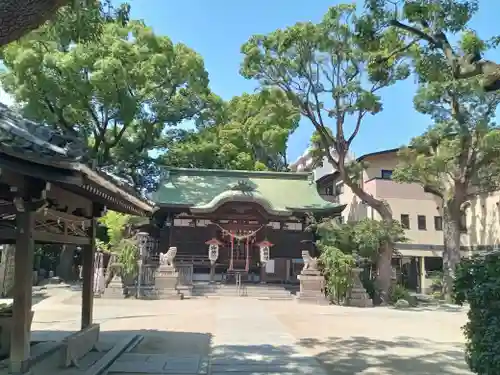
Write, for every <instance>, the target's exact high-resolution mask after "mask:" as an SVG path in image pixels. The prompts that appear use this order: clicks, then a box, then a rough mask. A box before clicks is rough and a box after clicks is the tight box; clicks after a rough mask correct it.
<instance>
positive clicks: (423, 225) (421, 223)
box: [417, 215, 427, 230]
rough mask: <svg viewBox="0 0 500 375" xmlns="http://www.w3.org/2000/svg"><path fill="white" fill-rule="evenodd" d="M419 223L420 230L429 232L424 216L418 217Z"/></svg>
mask: <svg viewBox="0 0 500 375" xmlns="http://www.w3.org/2000/svg"><path fill="white" fill-rule="evenodd" d="M417 221H418V230H427V223H426V222H425V216H424V215H418V216H417Z"/></svg>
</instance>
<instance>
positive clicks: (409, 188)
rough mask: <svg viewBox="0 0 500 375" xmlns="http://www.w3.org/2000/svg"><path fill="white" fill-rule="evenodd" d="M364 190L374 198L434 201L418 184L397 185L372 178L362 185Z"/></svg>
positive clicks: (389, 181) (390, 181)
mask: <svg viewBox="0 0 500 375" xmlns="http://www.w3.org/2000/svg"><path fill="white" fill-rule="evenodd" d="M364 189H365V191H366V192H367V193H369V194H371V195H373V196H374V197H375V198H381V199H389V198H396V199H414V200H434V196H433V195H432V194H429V193H426V192H424V189H423V187H422V186H421V185H419V184H398V183H397V182H395V181H392V180H385V179H381V178H374V179H371V180H368V181H365V183H364Z"/></svg>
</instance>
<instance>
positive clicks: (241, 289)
mask: <svg viewBox="0 0 500 375" xmlns="http://www.w3.org/2000/svg"><path fill="white" fill-rule="evenodd" d="M193 297H212V298H217V297H219V298H220V297H248V298H255V299H263V300H265V299H271V300H291V299H294V298H295V296H294V295H293V294H292V293H291V292H290V291H289V290H287V289H286V288H285V287H284V286H281V285H272V284H245V283H243V284H241V286H237V285H234V284H219V283H215V284H209V283H201V282H200V283H194V284H193Z"/></svg>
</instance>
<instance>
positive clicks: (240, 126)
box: [161, 90, 300, 171]
mask: <svg viewBox="0 0 500 375" xmlns="http://www.w3.org/2000/svg"><path fill="white" fill-rule="evenodd" d="M212 119H213V121H212V122H211V123H210V124H206V121H205V123H204V126H203V127H199V128H198V129H196V130H193V131H186V130H173V131H172V132H171V134H170V135H171V140H170V142H169V144H168V146H167V148H168V151H167V152H166V153H165V155H164V156H162V158H161V159H162V163H163V164H166V165H170V166H176V167H194V168H216V169H217V168H223V169H240V170H241V169H246V170H275V171H282V170H285V169H286V168H287V164H288V163H287V159H286V145H287V141H288V138H289V136H290V134H292V133H293V131H295V129H296V128H297V126H298V124H299V120H300V114H299V112H298V110H297V109H296V108H295V107H294V106H293V103H292V102H291V101H290V100H288V99H287V97H286V96H285V95H284V94H283V92H281V91H279V90H264V91H262V92H259V93H256V94H243V95H241V96H237V97H234V98H233V99H231V100H230V101H229V102H227V103H219V106H218V108H217V111H216V112H213V116H212Z"/></svg>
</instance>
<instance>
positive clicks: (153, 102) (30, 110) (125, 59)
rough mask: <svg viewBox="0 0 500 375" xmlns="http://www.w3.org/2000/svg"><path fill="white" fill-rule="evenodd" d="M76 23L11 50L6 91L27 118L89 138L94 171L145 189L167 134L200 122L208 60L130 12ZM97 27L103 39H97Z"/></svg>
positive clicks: (63, 23) (92, 15)
mask: <svg viewBox="0 0 500 375" xmlns="http://www.w3.org/2000/svg"><path fill="white" fill-rule="evenodd" d="M81 11H82V12H85V14H82V15H81V16H80V18H82V19H85V20H86V21H87V22H85V23H83V24H76V26H75V22H74V21H75V20H74V19H71V14H72V13H71V10H70V9H69V8H62V9H61V10H60V11H59V13H58V14H57V15H56V17H55V18H54V20H53V22H51V23H49V24H47V25H45V26H44V27H42V28H40V29H38V30H36V31H34V32H32V33H30V34H29V35H27V36H25V37H24V38H22V39H21V40H19V41H17V42H14V43H11V44H10V45H8V46H7V47H5V48H4V50H3V54H2V61H3V64H4V65H5V67H6V70H5V71H4V73H3V74H2V75H1V76H0V80H1V82H2V85H3V88H4V89H5V91H7V92H8V93H9V94H11V95H13V96H14V98H15V99H16V101H17V102H18V103H21V104H22V110H23V112H24V113H25V115H26V116H28V117H29V118H32V119H34V120H36V121H40V122H44V123H48V124H51V125H54V126H56V127H58V128H61V129H62V130H64V131H65V132H68V133H72V134H74V136H76V137H80V138H83V139H84V140H85V141H86V142H87V143H88V145H89V146H90V155H89V158H90V159H91V160H92V162H93V163H94V165H97V166H100V167H105V168H107V169H109V170H110V171H111V172H113V173H116V174H118V175H131V177H132V178H133V180H134V182H135V185H136V187H137V188H143V187H145V185H147V182H148V181H144V179H145V178H146V177H148V175H149V172H150V169H151V168H152V160H150V159H149V156H150V155H149V151H150V150H152V149H155V148H156V147H158V146H159V145H160V144H161V140H162V134H163V133H164V131H165V129H166V127H168V126H174V125H177V124H179V123H181V122H183V121H184V120H190V119H193V118H196V117H197V116H198V115H199V114H200V113H201V112H203V111H204V108H205V98H206V97H207V96H208V95H209V90H208V88H207V85H208V74H207V72H206V71H205V68H204V64H203V59H202V57H201V56H200V55H198V54H197V53H196V52H195V51H193V50H191V49H190V48H188V47H187V46H185V45H184V44H174V43H173V42H172V41H171V40H170V39H169V38H168V37H166V36H158V35H156V34H155V33H154V32H153V31H152V30H151V29H150V28H149V27H147V26H146V25H145V24H144V23H143V22H142V21H133V20H132V21H129V17H128V11H129V7H127V6H122V7H120V8H118V9H116V10H114V11H113V12H109V11H106V12H105V11H103V9H101V7H98V8H91V7H88V8H85V9H82V10H81ZM95 28H101V32H100V33H99V34H98V35H95V37H90V36H89V35H90V34H92V33H93V32H94V30H95Z"/></svg>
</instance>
